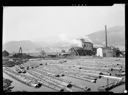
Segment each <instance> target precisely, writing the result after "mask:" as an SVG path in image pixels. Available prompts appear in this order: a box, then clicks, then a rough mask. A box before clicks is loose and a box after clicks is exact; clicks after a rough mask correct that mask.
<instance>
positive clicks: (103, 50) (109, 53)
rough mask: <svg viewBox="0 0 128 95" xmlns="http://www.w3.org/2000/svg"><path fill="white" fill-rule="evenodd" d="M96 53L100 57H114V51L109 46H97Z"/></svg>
mask: <svg viewBox="0 0 128 95" xmlns="http://www.w3.org/2000/svg"><path fill="white" fill-rule="evenodd" d="M96 55H97V56H100V57H114V51H113V49H111V48H110V47H100V48H97V53H96Z"/></svg>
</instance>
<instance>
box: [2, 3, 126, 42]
mask: <svg viewBox="0 0 128 95" xmlns="http://www.w3.org/2000/svg"><path fill="white" fill-rule="evenodd" d="M3 9H4V10H3V43H5V42H8V41H20V40H30V41H45V42H57V41H67V40H72V39H76V38H80V37H84V36H85V35H88V34H90V33H93V32H96V31H99V30H104V25H107V27H108V28H109V27H113V26H124V25H125V5H124V4H117V5H114V6H95V7H94V6H86V7H85V6H69V7H67V6H63V7H62V6H42V7H41V6H40V7H4V8H3Z"/></svg>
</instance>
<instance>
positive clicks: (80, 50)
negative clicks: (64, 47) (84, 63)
mask: <svg viewBox="0 0 128 95" xmlns="http://www.w3.org/2000/svg"><path fill="white" fill-rule="evenodd" d="M93 50H94V48H93V43H91V42H85V41H82V47H72V48H70V49H69V52H70V53H71V55H77V56H86V55H93V54H94V51H93Z"/></svg>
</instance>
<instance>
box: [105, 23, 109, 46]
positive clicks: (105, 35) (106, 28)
mask: <svg viewBox="0 0 128 95" xmlns="http://www.w3.org/2000/svg"><path fill="white" fill-rule="evenodd" d="M105 43H106V47H108V46H107V26H106V25H105Z"/></svg>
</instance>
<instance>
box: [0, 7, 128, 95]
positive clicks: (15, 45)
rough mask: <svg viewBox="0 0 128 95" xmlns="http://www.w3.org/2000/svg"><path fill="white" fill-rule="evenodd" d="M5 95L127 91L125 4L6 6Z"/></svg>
mask: <svg viewBox="0 0 128 95" xmlns="http://www.w3.org/2000/svg"><path fill="white" fill-rule="evenodd" d="M2 69H3V70H2V71H3V72H2V73H3V75H2V76H3V91H4V92H113V93H127V90H126V88H125V87H126V86H125V4H114V5H112V6H4V7H3V31H2Z"/></svg>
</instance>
